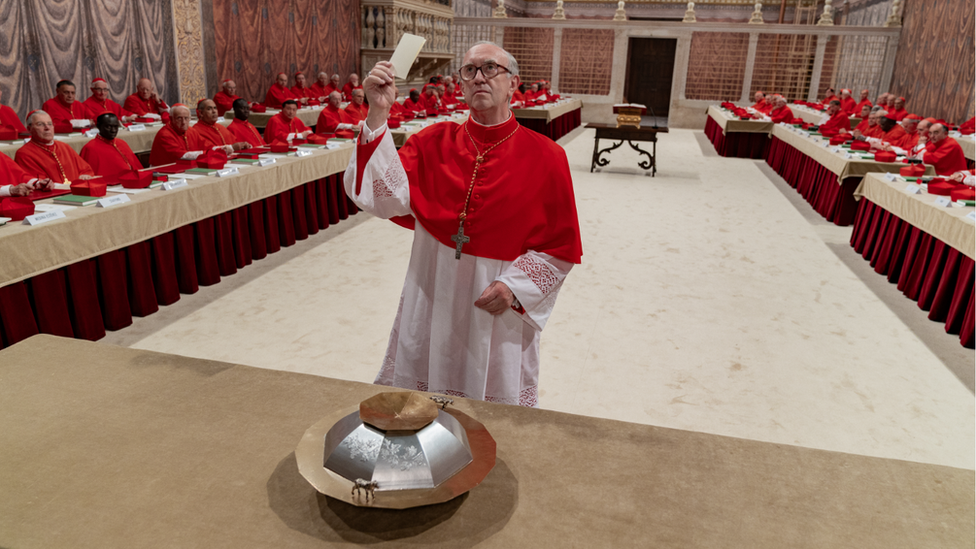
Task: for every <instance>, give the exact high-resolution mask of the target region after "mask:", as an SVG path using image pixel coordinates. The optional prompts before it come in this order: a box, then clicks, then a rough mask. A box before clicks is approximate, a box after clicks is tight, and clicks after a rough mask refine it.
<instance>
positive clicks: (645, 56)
mask: <svg viewBox="0 0 976 549" xmlns="http://www.w3.org/2000/svg"><path fill="white" fill-rule="evenodd" d="M677 48H678V40H677V39H675V38H631V39H630V47H629V48H628V50H629V51H628V55H627V85H626V86H625V89H626V91H627V94H626V99H627V101H628V102H630V103H640V104H642V105H647V107H648V109H647V114H648V116H651V115H652V114H651V112H652V111H653V116H658V117H666V116H667V115H668V109H669V108H670V106H671V79H672V77H673V76H674V53H675V51H676V50H677Z"/></svg>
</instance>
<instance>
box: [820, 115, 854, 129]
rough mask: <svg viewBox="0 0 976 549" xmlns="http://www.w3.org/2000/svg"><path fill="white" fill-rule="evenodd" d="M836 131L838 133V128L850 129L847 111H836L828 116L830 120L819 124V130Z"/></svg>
mask: <svg viewBox="0 0 976 549" xmlns="http://www.w3.org/2000/svg"><path fill="white" fill-rule="evenodd" d="M824 130H827V131H836V132H838V133H840V130H845V131H851V119H850V118H848V117H847V113H846V112H844V111H838V112H837V114H835V115H834V116H831V117H830V120H828V121H826V122H824V123H823V124H821V125H820V131H821V132H823V131H824Z"/></svg>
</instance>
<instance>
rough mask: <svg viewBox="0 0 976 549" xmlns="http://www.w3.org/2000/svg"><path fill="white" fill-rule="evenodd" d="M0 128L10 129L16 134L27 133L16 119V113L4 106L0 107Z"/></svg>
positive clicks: (21, 123) (22, 124)
mask: <svg viewBox="0 0 976 549" xmlns="http://www.w3.org/2000/svg"><path fill="white" fill-rule="evenodd" d="M0 128H11V129H13V130H15V131H16V132H17V133H27V128H25V127H24V123H23V122H21V121H20V118H19V117H17V113H15V112H14V110H13V109H11V108H10V107H8V106H6V105H0Z"/></svg>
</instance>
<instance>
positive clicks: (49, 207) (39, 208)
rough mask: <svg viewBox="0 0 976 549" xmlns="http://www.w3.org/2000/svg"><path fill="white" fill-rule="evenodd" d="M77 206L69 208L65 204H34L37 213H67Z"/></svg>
mask: <svg viewBox="0 0 976 549" xmlns="http://www.w3.org/2000/svg"><path fill="white" fill-rule="evenodd" d="M76 207H77V206H67V205H64V204H34V211H35V212H54V211H59V212H66V211H68V210H73V209H75V208H76Z"/></svg>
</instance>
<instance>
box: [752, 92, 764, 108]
mask: <svg viewBox="0 0 976 549" xmlns="http://www.w3.org/2000/svg"><path fill="white" fill-rule="evenodd" d="M753 99H754V100H755V103H753V104H752V107H750V108H753V109H756V110H757V111H759V112H762V110H763V107H765V106H766V94H764V93H763V92H761V91H757V92H756V94H755V95H754V96H753Z"/></svg>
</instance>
